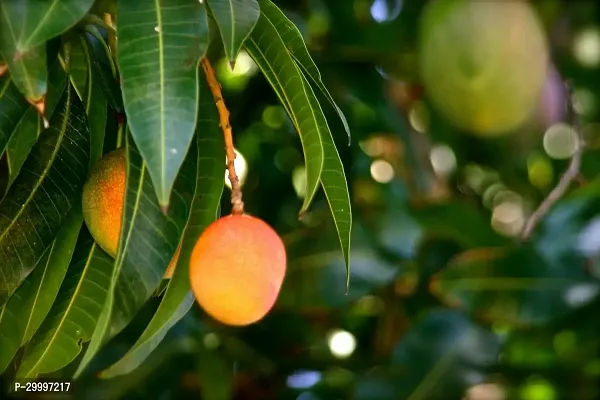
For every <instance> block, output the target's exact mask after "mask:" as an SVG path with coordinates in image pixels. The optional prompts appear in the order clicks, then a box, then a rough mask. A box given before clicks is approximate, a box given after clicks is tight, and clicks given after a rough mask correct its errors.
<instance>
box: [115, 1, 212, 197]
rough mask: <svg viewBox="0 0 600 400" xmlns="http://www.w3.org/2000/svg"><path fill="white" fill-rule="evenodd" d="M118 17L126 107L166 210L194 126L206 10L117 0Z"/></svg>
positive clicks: (190, 5)
mask: <svg viewBox="0 0 600 400" xmlns="http://www.w3.org/2000/svg"><path fill="white" fill-rule="evenodd" d="M118 15H119V18H118V20H117V30H118V32H119V52H118V55H117V57H118V64H119V70H120V72H121V87H122V90H123V102H124V107H125V111H126V113H127V117H128V123H129V126H130V129H131V134H132V136H133V139H134V141H135V144H136V146H137V147H138V148H139V152H140V154H141V155H142V157H143V159H144V160H145V162H146V164H147V165H146V168H147V169H148V174H149V175H150V179H151V180H152V183H153V185H154V189H155V192H156V196H157V197H158V202H159V204H160V205H161V206H162V207H163V208H166V207H167V206H168V205H169V202H170V197H171V191H172V189H173V185H174V183H175V179H176V177H177V174H178V172H179V170H180V168H181V165H182V163H183V160H184V159H185V156H186V154H187V152H188V149H189V147H190V143H191V141H192V137H193V135H194V128H195V126H196V109H197V107H198V68H197V65H198V61H199V60H200V58H201V57H202V56H203V55H204V54H205V52H206V49H207V46H208V43H207V35H206V31H207V29H208V22H207V20H206V9H205V5H204V3H202V2H199V1H197V0H163V1H155V0H142V1H135V2H134V1H120V2H119V3H118Z"/></svg>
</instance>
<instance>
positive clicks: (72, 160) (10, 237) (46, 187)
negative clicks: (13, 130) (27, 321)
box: [0, 84, 90, 305]
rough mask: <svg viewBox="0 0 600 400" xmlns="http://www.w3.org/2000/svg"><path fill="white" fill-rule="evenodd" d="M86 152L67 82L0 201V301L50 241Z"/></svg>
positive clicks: (82, 121) (82, 171) (85, 134)
mask: <svg viewBox="0 0 600 400" xmlns="http://www.w3.org/2000/svg"><path fill="white" fill-rule="evenodd" d="M89 156H90V138H89V129H88V126H87V118H86V116H85V110H84V108H83V105H82V104H81V101H80V100H79V97H77V95H76V93H75V91H74V89H73V87H72V86H71V85H70V84H69V85H68V87H67V90H65V91H64V93H63V96H62V98H61V101H60V102H59V105H58V107H57V111H56V112H55V113H54V115H53V116H52V119H51V121H50V127H49V128H48V129H46V130H45V131H44V132H42V134H41V135H40V137H39V139H38V141H37V143H36V144H35V146H34V147H33V149H32V150H31V152H30V154H29V156H28V158H27V160H26V161H25V164H24V165H23V167H22V168H21V172H20V173H19V175H18V177H17V178H16V180H15V182H14V184H13V185H12V186H11V187H10V189H9V190H8V192H7V194H6V196H5V197H4V198H3V199H2V201H0V250H1V251H0V253H1V254H2V255H1V256H0V265H3V268H2V269H0V271H1V274H0V305H3V304H4V303H5V302H6V300H7V299H8V297H9V296H10V295H11V294H12V293H13V292H14V291H15V290H16V288H17V287H18V286H19V285H20V284H21V282H23V280H24V279H25V278H26V277H27V275H29V273H30V272H31V270H32V269H33V268H34V266H35V265H36V264H37V262H38V261H39V260H40V258H41V257H42V256H43V254H44V252H45V251H46V248H47V247H48V246H50V244H51V243H52V241H53V240H54V238H55V236H56V234H57V233H58V230H59V229H60V226H61V225H62V223H63V222H64V219H65V217H66V216H67V215H68V214H69V212H70V211H71V209H72V207H73V202H74V201H75V200H74V199H77V194H78V193H79V192H80V190H81V188H82V186H83V182H84V180H85V178H86V174H87V171H88V165H89Z"/></svg>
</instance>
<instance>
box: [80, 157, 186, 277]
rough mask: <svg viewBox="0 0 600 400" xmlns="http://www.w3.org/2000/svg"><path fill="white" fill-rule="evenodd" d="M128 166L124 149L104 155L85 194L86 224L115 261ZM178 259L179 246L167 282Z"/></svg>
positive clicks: (84, 191)
mask: <svg viewBox="0 0 600 400" xmlns="http://www.w3.org/2000/svg"><path fill="white" fill-rule="evenodd" d="M126 163H127V160H126V155H125V148H119V149H116V150H114V151H112V152H110V153H108V154H106V155H104V156H103V157H102V158H101V159H100V160H99V161H98V162H97V163H96V164H95V165H94V166H93V167H92V168H91V169H90V173H89V175H88V178H87V180H86V182H85V184H84V186H83V193H82V206H83V207H82V208H83V219H84V221H85V224H86V226H87V228H88V230H89V231H90V234H91V235H92V238H94V240H95V241H96V243H97V244H98V246H100V247H101V248H102V250H104V251H105V252H106V253H107V254H108V255H110V256H111V257H113V258H115V257H116V256H117V251H118V248H119V238H120V236H121V218H122V215H123V205H124V202H125V189H126V186H125V185H126V179H127V171H126ZM178 257H179V247H178V248H177V251H176V252H175V255H174V256H173V258H172V259H171V262H170V263H169V266H168V267H167V270H166V272H165V276H164V277H165V278H166V279H169V278H170V277H171V276H172V275H173V270H174V268H175V264H176V263H177V259H178Z"/></svg>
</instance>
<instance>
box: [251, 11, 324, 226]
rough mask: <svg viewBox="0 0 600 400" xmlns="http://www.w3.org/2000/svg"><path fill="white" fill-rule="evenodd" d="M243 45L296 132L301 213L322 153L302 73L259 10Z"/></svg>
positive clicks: (318, 172) (317, 177)
mask: <svg viewBox="0 0 600 400" xmlns="http://www.w3.org/2000/svg"><path fill="white" fill-rule="evenodd" d="M245 48H246V50H247V51H248V54H249V55H250V56H251V57H252V59H253V60H254V62H255V63H256V64H257V65H258V67H259V68H260V69H261V71H262V72H263V74H264V75H265V77H266V79H267V80H268V81H269V83H270V85H271V86H272V87H273V90H275V93H276V94H277V96H278V97H279V99H280V101H281V103H282V104H283V106H284V107H285V108H286V111H287V112H288V115H289V117H290V119H291V120H292V123H293V124H294V126H295V127H296V129H297V130H298V134H299V135H300V140H301V141H302V148H303V150H304V160H305V162H306V195H305V197H304V202H303V204H302V208H301V210H300V214H304V213H305V212H306V211H307V210H308V208H309V207H310V204H311V203H312V200H313V198H314V196H315V194H316V192H317V190H318V189H319V184H320V179H321V172H322V171H323V164H324V157H325V156H324V150H323V143H322V139H321V137H320V136H319V125H318V123H317V120H316V115H315V113H314V111H313V109H312V107H311V104H310V97H309V95H308V94H307V93H306V91H305V89H304V83H303V79H304V77H303V76H302V73H301V72H300V71H299V70H298V67H297V66H296V64H295V62H294V60H293V59H292V57H291V56H290V55H289V54H288V52H287V49H286V47H285V44H284V42H283V40H282V39H281V37H280V36H279V33H278V32H277V30H276V29H275V27H274V26H273V24H272V23H271V22H270V21H269V20H268V19H267V18H266V17H265V16H264V15H262V14H261V16H260V17H259V19H258V23H257V24H256V26H255V28H254V30H253V31H252V33H251V34H250V36H249V37H248V39H247V40H246V42H245Z"/></svg>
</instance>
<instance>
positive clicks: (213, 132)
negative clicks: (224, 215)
mask: <svg viewBox="0 0 600 400" xmlns="http://www.w3.org/2000/svg"><path fill="white" fill-rule="evenodd" d="M199 84H200V107H199V113H198V126H197V128H196V132H197V134H196V135H197V145H194V146H192V149H193V151H194V152H198V168H197V174H196V186H195V187H196V190H195V195H194V198H193V200H192V205H191V212H190V217H189V219H188V222H187V225H186V228H185V231H184V234H183V239H182V242H181V251H180V255H179V259H178V261H177V265H176V268H175V271H174V273H173V277H172V278H171V281H170V282H169V285H168V287H167V290H166V293H165V295H164V297H163V299H162V301H161V303H160V306H159V307H158V310H157V311H156V313H155V314H154V317H153V318H152V320H151V321H150V323H149V324H148V326H147V327H146V329H145V330H144V333H143V334H142V335H141V337H140V338H139V339H138V340H137V342H136V343H135V344H134V345H133V347H132V348H131V349H130V350H129V352H127V354H126V355H125V356H124V357H123V358H121V359H120V360H119V361H118V362H116V363H115V364H113V365H112V366H111V367H109V368H107V369H106V370H105V371H103V372H102V374H101V377H103V378H111V377H114V376H117V375H123V374H127V373H129V372H131V371H132V370H134V369H135V368H137V367H138V366H139V365H140V364H141V363H142V362H143V361H144V360H145V359H146V358H147V357H148V356H149V355H150V353H151V352H152V351H153V350H154V349H155V348H156V347H157V346H158V345H159V344H160V342H161V340H162V339H163V338H164V337H165V335H166V334H167V332H168V331H169V329H171V327H172V326H173V325H175V323H177V321H179V320H180V319H181V318H182V317H183V316H184V315H185V313H187V311H188V310H189V309H190V307H191V306H192V304H193V303H194V296H193V294H192V293H191V291H190V283H189V273H188V264H189V259H190V256H191V254H192V250H193V248H194V246H195V244H196V241H197V240H198V237H199V236H200V235H201V234H202V232H203V231H204V229H205V228H206V227H207V226H208V225H209V224H210V223H211V222H213V221H214V220H215V219H216V218H217V216H218V208H219V204H220V200H221V195H222V193H223V184H224V176H223V160H224V159H225V151H224V148H225V144H224V140H223V135H222V132H221V128H220V127H219V114H218V113H217V109H216V107H215V103H214V100H213V96H212V94H211V92H210V89H209V88H208V86H207V84H206V80H205V79H200V80H199ZM190 154H193V153H192V152H191V151H190Z"/></svg>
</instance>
